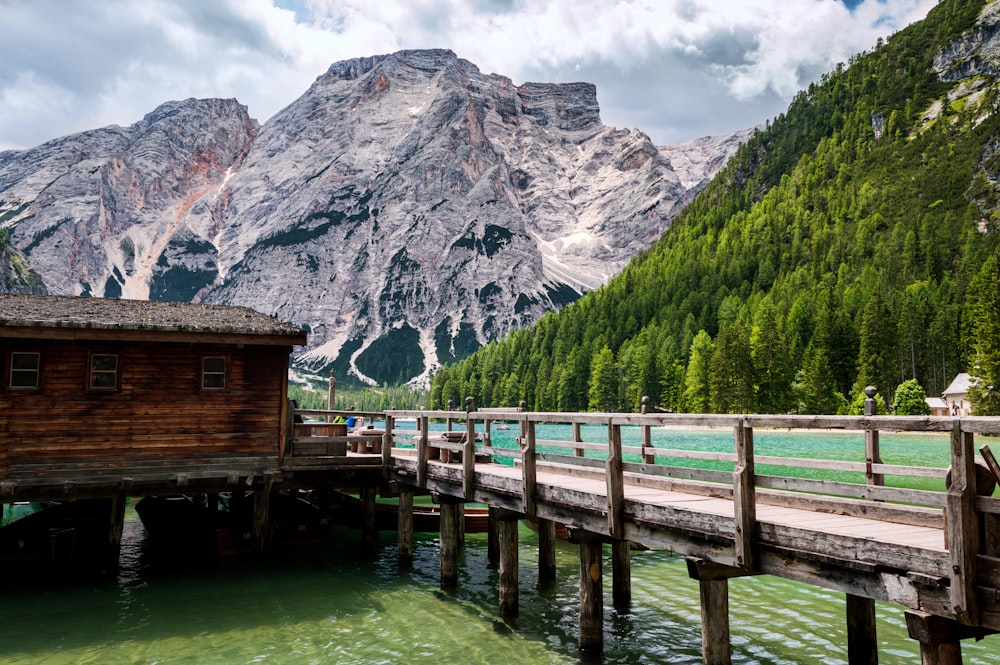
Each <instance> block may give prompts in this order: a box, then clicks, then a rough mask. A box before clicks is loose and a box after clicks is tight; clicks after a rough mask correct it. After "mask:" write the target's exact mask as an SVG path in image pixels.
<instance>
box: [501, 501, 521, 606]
mask: <svg viewBox="0 0 1000 665" xmlns="http://www.w3.org/2000/svg"><path fill="white" fill-rule="evenodd" d="M499 517H500V519H498V520H497V535H498V536H499V546H500V616H501V617H502V618H504V619H509V618H512V617H516V616H517V613H518V602H519V599H518V569H517V518H518V517H520V516H519V515H517V514H516V513H507V512H506V511H504V512H501V513H500V514H499Z"/></svg>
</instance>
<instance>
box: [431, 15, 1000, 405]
mask: <svg viewBox="0 0 1000 665" xmlns="http://www.w3.org/2000/svg"><path fill="white" fill-rule="evenodd" d="M984 4H985V3H983V2H981V1H969V0H945V1H943V2H941V3H940V4H939V5H938V6H937V7H936V8H935V9H934V10H932V11H931V13H930V14H929V15H928V17H927V19H925V20H924V21H922V22H920V23H918V24H914V25H912V26H910V27H908V28H906V29H905V30H902V31H900V32H899V33H897V34H896V35H894V36H893V37H892V38H890V39H889V40H887V41H886V42H885V43H881V42H880V43H879V44H878V45H877V46H876V47H875V48H874V49H873V50H872V51H871V52H869V53H867V54H864V55H862V56H859V57H856V58H854V59H853V60H852V61H851V62H850V63H849V64H847V65H844V66H842V67H839V68H838V69H837V70H836V71H834V72H831V73H829V74H828V75H827V76H825V77H824V78H823V80H822V81H821V82H820V83H818V84H816V85H813V86H810V88H809V89H808V90H805V91H802V92H801V93H800V94H799V95H798V96H797V97H796V98H795V100H794V101H793V103H792V104H791V105H790V107H789V108H788V110H787V112H786V113H785V114H784V115H782V116H779V117H778V118H776V119H774V120H773V121H772V122H770V123H769V124H768V125H767V127H766V128H765V129H764V130H762V131H760V132H758V133H757V134H756V135H755V136H754V138H752V139H751V140H750V141H749V142H748V144H746V145H745V146H744V147H743V148H742V149H741V150H740V152H739V153H738V154H737V156H736V157H734V158H733V159H732V160H731V161H730V163H729V164H728V166H727V167H726V168H725V169H724V170H723V171H722V172H721V173H720V174H719V175H718V176H717V177H716V178H715V179H714V181H713V182H712V183H711V184H710V185H709V186H708V187H707V188H706V190H705V191H703V192H702V194H701V195H700V196H699V197H698V198H697V199H696V200H695V201H694V202H693V203H692V204H690V205H689V206H688V207H687V208H686V209H685V211H684V212H683V213H682V214H681V215H680V216H679V217H678V218H677V219H676V220H675V222H674V224H673V226H672V227H671V229H670V230H669V231H668V232H667V233H665V234H664V236H663V237H662V238H661V239H660V241H659V242H658V243H657V244H656V245H654V246H653V247H652V248H651V249H649V250H647V251H646V252H644V253H643V254H642V255H641V256H639V257H637V258H636V259H635V260H634V261H633V262H632V263H631V264H630V265H629V266H628V267H627V268H626V269H625V271H624V272H623V273H622V274H620V275H618V276H617V277H616V278H614V279H612V280H611V281H610V282H609V283H608V284H607V285H606V286H604V287H602V288H601V289H599V290H597V291H594V292H592V293H590V294H588V295H587V296H586V297H584V298H582V299H581V300H579V301H578V302H577V303H575V304H574V305H572V306H570V307H567V308H565V309H564V310H562V311H561V312H558V313H551V314H549V315H546V316H545V317H543V318H542V319H541V320H540V321H539V322H538V323H537V324H535V325H534V326H532V327H530V328H527V329H523V330H519V331H515V332H514V333H513V334H511V335H510V336H509V337H507V338H506V339H504V340H502V341H501V342H498V343H494V344H492V345H490V346H488V347H485V348H483V349H482V350H480V351H479V352H477V353H475V354H474V355H472V356H471V357H469V358H468V359H466V360H465V361H463V362H460V363H457V364H455V365H452V366H449V367H446V368H444V369H442V370H441V371H440V372H439V373H438V374H437V375H436V376H435V378H434V381H433V384H432V389H431V401H432V405H433V406H440V405H442V404H444V403H446V402H447V400H449V399H454V400H455V401H456V403H460V400H461V399H463V398H464V397H465V396H466V395H471V396H473V397H474V399H475V401H476V404H478V405H481V406H499V405H516V404H517V403H518V402H519V401H520V400H525V401H526V402H527V405H528V407H529V408H530V409H534V410H540V411H547V410H563V411H565V410H574V411H575V410H602V411H604V410H638V408H639V404H640V399H641V396H643V395H649V396H650V397H651V401H652V405H653V407H654V408H657V409H661V410H679V411H688V412H788V411H799V412H803V413H834V412H837V411H843V410H845V409H848V408H849V403H850V402H852V401H854V400H855V399H856V398H857V396H858V395H859V394H860V390H861V388H863V387H864V386H865V385H869V384H870V385H874V386H877V387H878V388H879V390H880V393H881V394H882V396H883V397H885V398H887V399H891V397H892V393H893V392H894V391H895V388H896V386H898V385H899V384H900V383H901V382H902V381H904V380H907V379H916V380H917V381H918V382H919V383H920V384H921V385H922V386H923V387H924V389H925V390H926V392H927V394H929V395H933V394H940V392H941V391H942V390H943V389H944V387H945V386H946V385H947V384H948V383H949V382H950V381H951V379H952V378H953V377H954V375H955V374H956V373H958V372H963V371H970V372H973V373H974V374H976V375H978V376H980V377H982V378H983V379H984V380H983V381H982V382H981V384H980V385H981V386H983V387H984V389H983V390H982V391H981V392H984V394H981V395H979V396H978V397H979V400H980V402H981V411H980V412H985V410H986V409H987V404H988V402H989V399H988V398H989V397H990V396H989V395H988V394H985V393H988V392H989V390H988V386H991V385H993V384H994V383H995V381H996V380H1000V376H996V375H994V374H991V372H994V371H995V370H992V369H991V367H996V366H997V365H998V364H1000V363H998V362H997V360H996V359H995V358H994V357H993V354H995V353H997V351H996V350H995V349H997V347H1000V337H998V336H997V332H995V331H996V330H998V329H1000V324H998V322H997V319H998V318H1000V313H998V311H997V308H998V306H1000V293H998V289H1000V286H998V284H1000V266H998V259H997V238H996V236H997V225H998V223H1000V222H998V219H1000V217H998V202H1000V188H998V186H997V181H998V178H1000V132H998V129H1000V116H998V114H997V109H998V102H1000V98H998V89H997V86H998V84H997V70H996V65H995V64H991V60H990V58H989V57H988V56H986V55H982V54H981V53H980V52H979V51H978V50H976V49H978V48H979V47H981V46H982V45H983V44H984V43H987V42H989V41H990V39H991V38H993V37H994V36H995V35H996V34H997V33H998V32H1000V19H996V18H995V19H989V18H986V19H984V20H982V21H980V24H979V25H977V16H979V14H980V11H981V10H982V9H983V6H984ZM992 9H993V7H991V10H992ZM984 14H992V11H989V12H984ZM974 27H975V30H973V28H974ZM970 30H971V31H972V32H968V31H970ZM936 55H937V56H938V57H937V58H935V56H936ZM990 331H994V332H990Z"/></svg>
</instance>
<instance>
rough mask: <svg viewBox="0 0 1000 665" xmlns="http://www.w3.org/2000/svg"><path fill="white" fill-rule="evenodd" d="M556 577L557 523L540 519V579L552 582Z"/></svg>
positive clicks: (544, 581) (543, 581)
mask: <svg viewBox="0 0 1000 665" xmlns="http://www.w3.org/2000/svg"><path fill="white" fill-rule="evenodd" d="M555 578H556V523H555V522H553V521H552V520H546V519H539V520H538V581H539V582H541V583H543V584H544V583H547V582H551V581H552V580H554V579H555Z"/></svg>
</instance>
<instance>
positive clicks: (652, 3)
mask: <svg viewBox="0 0 1000 665" xmlns="http://www.w3.org/2000/svg"><path fill="white" fill-rule="evenodd" d="M934 4H935V0H614V1H613V0H0V25H2V26H3V37H2V38H0V150H3V149H23V148H29V147H32V146H35V145H38V144H40V143H43V142H44V141H47V140H49V139H52V138H56V137H59V136H63V135H66V134H70V133H73V132H78V131H83V130H87V129H94V128H97V127H103V126H106V125H111V124H119V125H129V124H132V123H133V122H135V121H137V120H139V119H140V118H142V116H144V115H145V114H146V113H148V112H150V111H152V110H153V109H154V108H156V106H158V105H159V104H161V103H162V102H165V101H168V100H174V99H186V98H189V97H223V98H230V97H235V98H236V99H238V100H239V101H240V102H242V103H243V104H245V105H247V107H249V110H250V114H251V115H252V116H254V117H255V118H257V119H258V120H260V121H262V122H263V121H266V120H267V118H269V117H270V116H272V115H273V114H274V113H276V112H277V111H279V110H280V109H281V108H283V107H284V106H286V105H287V104H289V103H291V102H292V101H293V100H295V99H296V98H297V97H298V96H299V95H301V94H302V93H303V92H305V90H306V88H308V87H309V85H310V84H311V83H312V82H313V81H314V80H315V79H316V77H318V76H319V75H320V74H322V73H323V72H324V71H325V70H326V69H327V68H328V67H329V66H330V64H332V63H334V62H337V61H339V60H345V59H348V58H354V57H359V56H369V55H376V54H382V53H391V52H394V51H398V50H402V49H416V48H450V49H451V50H453V51H455V52H456V53H457V54H458V55H459V56H460V57H462V58H465V59H466V60H469V61H471V62H473V63H475V64H476V65H477V66H478V67H479V68H480V70H482V71H483V72H495V73H497V74H503V75H505V76H508V77H510V78H512V79H513V80H514V82H515V83H523V82H525V81H544V82H568V81H590V82H592V83H595V84H596V85H597V96H598V101H599V102H600V105H601V117H602V119H603V120H604V123H605V124H607V125H612V126H616V127H628V128H638V129H641V130H642V131H644V132H646V133H647V134H649V135H650V136H651V137H652V138H653V140H654V141H655V142H657V143H659V144H667V143H679V142H681V141H686V140H688V139H693V138H698V137H700V136H705V135H709V134H721V133H726V132H731V131H736V130H739V129H744V128H747V127H752V126H754V125H756V124H759V123H761V122H763V121H764V120H766V119H768V118H772V117H774V116H775V115H777V114H778V113H780V112H782V111H783V110H784V109H785V107H786V106H787V104H788V102H789V100H790V99H791V98H792V96H793V95H794V94H795V92H796V91H798V90H800V89H801V88H803V87H805V86H807V85H808V84H809V82H810V81H814V80H817V79H818V78H819V77H820V76H821V75H822V74H823V72H826V71H829V70H830V69H831V68H833V67H834V66H835V65H836V64H837V63H838V62H847V60H848V59H849V58H850V56H851V55H852V54H855V53H858V52H860V51H863V50H867V49H870V48H872V47H873V46H874V44H875V42H876V40H877V39H878V38H879V37H885V36H888V35H890V34H892V33H893V32H895V31H897V30H899V29H901V28H903V27H905V26H906V25H908V24H909V23H912V22H913V21H916V20H919V19H921V18H923V17H924V16H926V14H927V12H928V11H929V10H930V9H931V7H933V6H934Z"/></svg>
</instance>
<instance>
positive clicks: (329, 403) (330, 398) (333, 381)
mask: <svg viewBox="0 0 1000 665" xmlns="http://www.w3.org/2000/svg"><path fill="white" fill-rule="evenodd" d="M336 395H337V370H335V369H331V370H330V389H329V390H328V391H327V393H326V408H327V409H329V410H330V411H333V402H334V398H335V397H336Z"/></svg>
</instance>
